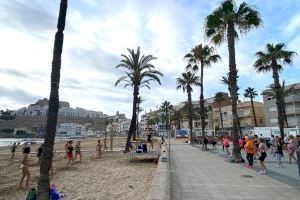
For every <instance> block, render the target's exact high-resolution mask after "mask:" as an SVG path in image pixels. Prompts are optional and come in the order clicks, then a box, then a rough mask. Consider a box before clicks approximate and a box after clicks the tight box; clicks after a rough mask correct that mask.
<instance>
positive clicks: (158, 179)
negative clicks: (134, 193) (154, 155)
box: [147, 151, 171, 200]
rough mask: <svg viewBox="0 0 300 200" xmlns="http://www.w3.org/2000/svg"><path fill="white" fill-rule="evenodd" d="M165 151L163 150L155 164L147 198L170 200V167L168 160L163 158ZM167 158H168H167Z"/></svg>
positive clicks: (165, 154)
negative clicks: (155, 167)
mask: <svg viewBox="0 0 300 200" xmlns="http://www.w3.org/2000/svg"><path fill="white" fill-rule="evenodd" d="M166 157H167V152H166V151H165V152H163V153H162V154H161V156H160V159H159V161H158V164H157V169H156V171H155V175H154V177H153V180H152V184H151V187H150V191H149V194H148V196H147V200H170V199H171V192H170V169H169V162H168V160H166V159H165V158H166ZM167 159H169V158H167Z"/></svg>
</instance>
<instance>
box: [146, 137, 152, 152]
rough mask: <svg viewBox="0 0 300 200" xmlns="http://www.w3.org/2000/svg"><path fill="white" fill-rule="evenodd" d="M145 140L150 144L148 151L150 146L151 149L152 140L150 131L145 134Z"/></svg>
mask: <svg viewBox="0 0 300 200" xmlns="http://www.w3.org/2000/svg"><path fill="white" fill-rule="evenodd" d="M147 142H149V143H150V146H149V151H150V147H152V149H153V141H152V135H151V133H149V134H148V135H147Z"/></svg>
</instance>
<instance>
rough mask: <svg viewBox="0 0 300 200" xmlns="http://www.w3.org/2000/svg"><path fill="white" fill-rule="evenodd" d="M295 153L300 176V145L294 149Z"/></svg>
mask: <svg viewBox="0 0 300 200" xmlns="http://www.w3.org/2000/svg"><path fill="white" fill-rule="evenodd" d="M296 154H297V163H298V170H299V176H300V147H299V148H298V150H297V151H296Z"/></svg>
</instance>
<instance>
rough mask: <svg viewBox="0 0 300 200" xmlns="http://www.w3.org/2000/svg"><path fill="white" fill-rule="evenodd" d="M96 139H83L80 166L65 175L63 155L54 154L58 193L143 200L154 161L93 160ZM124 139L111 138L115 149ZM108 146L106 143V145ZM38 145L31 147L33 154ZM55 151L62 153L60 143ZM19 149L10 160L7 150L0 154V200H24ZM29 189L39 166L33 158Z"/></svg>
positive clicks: (72, 199)
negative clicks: (20, 183) (20, 184)
mask: <svg viewBox="0 0 300 200" xmlns="http://www.w3.org/2000/svg"><path fill="white" fill-rule="evenodd" d="M96 141H97V139H96V138H95V139H82V140H81V146H82V150H89V152H84V153H83V160H82V162H81V163H78V162H76V164H75V165H74V166H73V168H71V169H69V170H67V171H65V169H64V166H65V164H66V159H65V158H64V153H58V154H55V157H54V178H53V179H52V180H51V182H53V183H55V184H56V186H57V188H58V190H59V191H61V192H62V193H64V194H65V195H66V199H68V200H77V199H90V200H97V199H99V200H100V199H101V200H110V199H114V200H115V199H120V200H121V199H124V200H125V199H146V196H147V194H148V191H149V188H150V185H151V181H152V178H153V175H154V173H155V169H156V163H154V162H153V160H146V159H145V160H139V161H134V162H130V161H129V160H128V158H127V157H126V156H125V155H123V153H122V152H121V151H113V152H105V153H104V155H103V157H102V158H101V159H99V158H96V156H95V147H96ZM124 143H125V138H114V145H113V146H114V149H115V148H116V149H121V148H123V146H124ZM107 144H108V146H109V142H108V143H107ZM36 149H37V145H32V146H31V152H35V150H36ZM55 150H56V151H57V152H63V143H62V142H60V143H56V144H55ZM20 151H21V147H19V148H18V149H17V153H16V158H15V159H14V160H12V161H11V160H10V159H9V158H8V157H10V152H9V150H8V149H6V150H2V151H1V152H0V200H15V199H16V200H17V199H20V200H24V199H25V198H26V195H27V192H28V191H27V190H25V189H19V188H18V187H17V186H18V183H19V179H20V176H21V172H20V169H19V167H20V160H21V156H22V155H21V153H20ZM29 158H30V164H31V166H30V168H29V170H30V172H31V179H30V187H36V184H37V180H38V175H39V166H38V165H37V164H36V162H37V158H36V155H35V154H31V155H30V157H29Z"/></svg>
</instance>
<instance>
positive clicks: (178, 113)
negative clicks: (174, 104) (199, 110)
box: [171, 109, 183, 130]
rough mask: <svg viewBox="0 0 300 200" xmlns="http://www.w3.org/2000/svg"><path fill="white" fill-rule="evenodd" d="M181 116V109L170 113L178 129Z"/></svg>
mask: <svg viewBox="0 0 300 200" xmlns="http://www.w3.org/2000/svg"><path fill="white" fill-rule="evenodd" d="M182 117H183V113H182V110H181V109H179V110H174V111H173V114H172V115H171V120H172V121H174V124H175V128H176V129H177V128H178V129H179V130H180V128H181V127H180V123H181V120H182Z"/></svg>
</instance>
